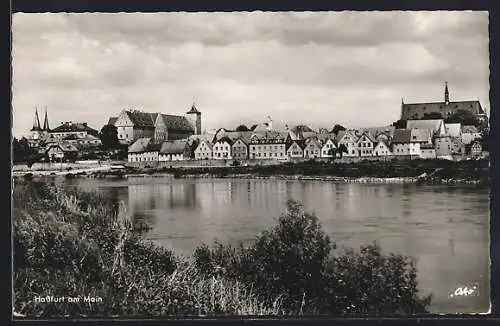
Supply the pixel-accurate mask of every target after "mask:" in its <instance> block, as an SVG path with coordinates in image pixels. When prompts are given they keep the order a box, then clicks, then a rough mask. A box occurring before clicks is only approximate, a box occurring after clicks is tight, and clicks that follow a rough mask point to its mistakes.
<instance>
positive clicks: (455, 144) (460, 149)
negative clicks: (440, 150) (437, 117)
mask: <svg viewBox="0 0 500 326" xmlns="http://www.w3.org/2000/svg"><path fill="white" fill-rule="evenodd" d="M450 144H451V155H465V145H464V144H463V143H462V137H450Z"/></svg>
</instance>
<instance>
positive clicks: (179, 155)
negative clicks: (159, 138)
mask: <svg viewBox="0 0 500 326" xmlns="http://www.w3.org/2000/svg"><path fill="white" fill-rule="evenodd" d="M189 154H190V147H189V144H188V141H187V139H177V140H168V141H165V142H163V143H162V144H161V148H160V153H159V155H158V161H159V162H170V161H184V160H188V159H189V158H190V155H189Z"/></svg>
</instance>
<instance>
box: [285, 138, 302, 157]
mask: <svg viewBox="0 0 500 326" xmlns="http://www.w3.org/2000/svg"><path fill="white" fill-rule="evenodd" d="M303 147H305V144H304V142H303V141H300V140H292V141H291V142H290V143H289V145H288V147H287V149H286V155H287V156H288V157H289V158H303V157H304V150H303V149H302V148H303Z"/></svg>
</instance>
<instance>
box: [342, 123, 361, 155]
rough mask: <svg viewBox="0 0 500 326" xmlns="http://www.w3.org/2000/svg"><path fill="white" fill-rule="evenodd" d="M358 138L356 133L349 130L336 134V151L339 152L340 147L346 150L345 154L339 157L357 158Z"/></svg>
mask: <svg viewBox="0 0 500 326" xmlns="http://www.w3.org/2000/svg"><path fill="white" fill-rule="evenodd" d="M357 143H358V136H357V135H356V131H355V130H352V129H349V130H341V131H339V132H338V134H337V150H338V151H340V149H341V146H342V145H343V146H345V148H346V149H347V152H346V153H342V154H341V156H348V157H349V156H350V157H352V156H358V147H357Z"/></svg>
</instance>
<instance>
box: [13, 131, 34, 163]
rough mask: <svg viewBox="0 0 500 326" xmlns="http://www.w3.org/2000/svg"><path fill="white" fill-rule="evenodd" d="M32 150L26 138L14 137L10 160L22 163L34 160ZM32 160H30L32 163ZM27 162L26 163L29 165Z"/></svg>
mask: <svg viewBox="0 0 500 326" xmlns="http://www.w3.org/2000/svg"><path fill="white" fill-rule="evenodd" d="M34 154H35V153H34V151H33V150H32V149H31V148H30V146H29V143H28V140H27V139H26V138H24V137H23V138H21V139H20V140H17V138H14V139H13V140H12V161H13V162H14V163H22V162H28V161H32V160H34ZM32 163H33V162H31V164H32ZM31 164H30V162H28V165H30V166H31Z"/></svg>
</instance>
